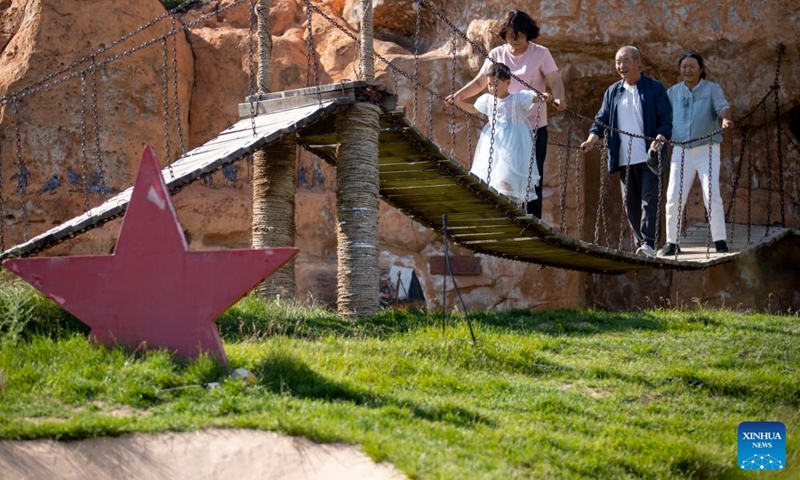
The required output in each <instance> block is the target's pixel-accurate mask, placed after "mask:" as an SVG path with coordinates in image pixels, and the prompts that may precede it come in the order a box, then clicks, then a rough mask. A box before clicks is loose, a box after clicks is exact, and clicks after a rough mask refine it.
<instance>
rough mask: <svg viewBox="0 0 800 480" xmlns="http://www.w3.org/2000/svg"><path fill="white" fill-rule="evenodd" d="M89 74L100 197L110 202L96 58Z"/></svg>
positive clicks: (92, 62) (92, 59)
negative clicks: (102, 145)
mask: <svg viewBox="0 0 800 480" xmlns="http://www.w3.org/2000/svg"><path fill="white" fill-rule="evenodd" d="M89 73H91V79H92V126H93V127H94V148H95V154H96V155H97V175H98V182H97V183H98V185H99V186H100V195H102V197H103V201H106V200H108V189H107V188H106V168H105V161H104V160H103V150H102V149H101V148H100V111H99V107H98V104H97V63H96V61H95V58H94V56H92V58H91V62H90V69H89Z"/></svg>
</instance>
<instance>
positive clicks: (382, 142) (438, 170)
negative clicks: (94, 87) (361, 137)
mask: <svg viewBox="0 0 800 480" xmlns="http://www.w3.org/2000/svg"><path fill="white" fill-rule="evenodd" d="M365 87H367V84H366V83H364V82H345V83H340V84H333V85H326V86H321V87H318V88H317V87H312V88H305V89H298V90H290V91H285V92H278V93H273V94H267V95H261V96H259V97H258V98H253V103H252V104H251V103H250V102H249V101H248V102H247V103H243V104H241V105H240V106H239V111H240V114H241V116H242V117H243V119H242V120H241V121H239V122H238V123H236V124H235V125H233V126H232V127H231V128H229V129H227V130H225V131H224V132H222V133H221V134H220V135H219V136H218V137H216V138H214V139H213V140H211V141H209V142H208V143H206V144H204V145H202V146H200V147H198V148H196V149H194V150H192V151H191V152H189V153H187V154H186V155H185V156H184V157H182V158H180V159H178V160H177V161H176V162H174V163H173V164H172V165H171V171H170V168H165V169H164V170H163V171H162V174H163V175H164V179H165V181H166V182H167V185H168V187H169V188H170V190H171V191H172V192H174V191H177V190H179V189H180V188H182V187H183V186H185V185H186V184H188V183H189V182H191V181H193V180H196V179H197V178H200V177H202V176H204V175H207V174H208V173H210V172H213V171H215V170H217V169H219V168H222V167H224V166H225V165H228V164H230V163H232V162H234V161H236V160H237V159H239V158H241V157H242V156H243V155H245V154H247V153H251V152H253V151H255V150H256V149H258V148H261V147H263V146H266V145H268V144H270V143H272V142H275V141H278V140H280V139H281V138H283V137H284V136H286V135H290V134H294V133H297V138H298V142H299V144H300V145H302V146H303V147H304V148H306V149H307V150H309V151H311V152H313V153H314V154H316V155H318V156H319V157H320V158H322V159H324V160H326V161H327V162H329V163H331V164H332V165H336V150H337V149H336V146H337V145H336V142H337V139H336V132H335V129H334V121H333V120H334V115H333V114H334V113H336V112H337V111H339V109H341V108H343V107H345V106H347V105H350V104H352V103H354V102H355V101H356V98H357V97H358V96H359V94H360V93H363V90H364V88H365ZM374 89H375V90H377V91H379V92H380V93H381V100H380V103H381V107H382V110H383V114H382V115H381V119H380V121H381V131H380V139H379V159H378V162H379V175H380V193H381V198H382V199H383V200H384V201H385V202H386V203H388V204H389V205H391V206H393V207H395V208H397V209H398V210H400V211H402V212H403V213H405V214H406V215H408V216H410V217H411V218H413V219H414V220H416V221H417V222H419V223H421V224H422V225H425V226H427V227H429V228H432V229H434V230H436V231H438V232H440V233H444V218H445V216H446V218H447V232H446V233H447V237H448V239H450V240H452V241H453V242H455V243H457V244H459V245H463V246H464V247H466V248H468V249H470V250H472V251H474V252H476V253H480V254H486V255H492V256H496V257H502V258H508V259H513V260H518V261H523V262H531V263H537V264H541V265H548V266H553V267H558V268H566V269H573V270H580V271H587V272H593V273H611V274H618V273H625V272H629V271H635V270H644V269H651V268H672V269H680V270H696V269H703V268H708V267H710V266H713V265H717V264H720V263H724V262H728V261H731V260H733V259H734V258H735V257H736V256H737V255H739V254H740V253H742V252H746V251H751V250H753V249H757V248H765V247H768V246H769V245H771V244H773V243H774V242H776V241H778V240H779V239H780V238H783V237H784V236H787V235H798V232H797V231H795V230H792V229H786V228H781V227H770V228H769V229H767V228H766V227H751V228H750V229H749V231H750V235H749V238H748V236H747V232H748V228H747V226H745V225H735V226H734V225H731V226H729V229H730V230H731V233H730V234H729V238H730V239H732V241H731V242H729V245H730V246H731V247H732V250H731V253H728V254H717V253H716V252H713V248H712V249H711V250H712V251H710V250H709V249H708V248H707V246H706V229H707V226H705V224H699V225H695V226H692V227H690V228H688V229H687V231H686V234H685V235H683V236H681V239H680V241H679V243H680V245H681V249H682V253H681V254H680V255H678V256H677V257H676V256H671V257H655V258H649V257H644V256H641V255H635V254H634V253H632V252H623V251H620V250H617V249H614V248H609V247H604V246H600V245H595V244H591V243H588V242H584V241H582V240H578V239H575V238H571V237H567V236H566V235H564V234H562V233H560V232H558V231H556V230H554V229H553V228H552V227H551V226H549V225H547V224H545V223H544V222H542V221H540V220H539V219H536V218H533V217H531V216H529V215H525V212H523V211H521V210H519V209H518V207H517V206H516V205H514V204H512V203H510V202H509V201H508V200H507V199H506V198H505V197H504V196H502V195H500V194H499V193H498V192H496V191H495V190H494V189H492V188H490V187H489V186H488V185H486V184H485V183H484V182H482V181H481V180H479V179H478V178H476V177H475V176H474V175H472V174H470V173H469V171H467V170H466V169H465V168H463V167H462V166H461V165H460V164H459V163H458V162H457V161H456V160H454V159H453V158H451V157H450V156H449V155H448V154H446V153H445V152H443V151H442V150H441V149H440V148H439V147H438V146H437V145H435V144H434V143H433V142H432V141H431V140H430V139H429V138H428V137H427V136H425V135H424V134H422V133H421V132H420V131H419V130H417V129H416V128H415V127H414V126H413V125H411V123H410V122H409V120H408V119H407V118H406V117H405V114H404V112H403V111H402V110H397V109H396V108H395V103H396V97H395V96H394V95H392V94H391V93H389V92H388V90H387V89H386V88H385V87H382V86H377V87H374ZM373 93H374V92H373ZM251 108H255V110H256V111H257V112H258V115H257V116H256V117H254V119H251V118H250V116H249V115H250V111H251ZM254 124H255V134H254V131H253V128H254V127H253V125H254ZM130 193H131V189H128V190H125V191H124V192H122V193H120V194H119V195H117V196H115V197H113V198H111V199H110V200H108V201H107V202H105V203H104V204H102V205H100V206H98V207H96V208H93V209H91V210H89V211H88V212H86V213H84V214H83V215H80V216H78V217H76V218H74V219H72V220H70V221H68V222H65V223H63V224H61V225H59V226H58V227H56V228H53V229H51V230H49V231H47V232H45V233H43V234H41V235H39V236H37V237H35V238H33V239H31V240H30V241H28V242H25V243H23V244H20V245H17V246H15V247H13V248H12V249H10V250H8V251H6V252H3V253H2V254H0V258H5V257H8V256H25V255H30V254H33V253H35V252H37V251H40V250H42V249H44V248H47V247H49V246H52V245H55V244H57V243H59V242H61V241H63V240H65V239H66V238H69V237H71V236H74V235H77V234H78V233H80V232H83V231H85V230H88V229H90V228H94V227H97V226H98V225H101V224H103V223H105V222H107V221H109V220H111V219H113V218H116V217H118V216H120V215H122V213H124V211H125V209H126V208H127V204H128V200H129V199H130Z"/></svg>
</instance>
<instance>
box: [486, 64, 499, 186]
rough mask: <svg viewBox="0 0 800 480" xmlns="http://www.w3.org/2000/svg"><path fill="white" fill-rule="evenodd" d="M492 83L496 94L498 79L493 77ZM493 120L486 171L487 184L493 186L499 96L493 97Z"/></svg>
mask: <svg viewBox="0 0 800 480" xmlns="http://www.w3.org/2000/svg"><path fill="white" fill-rule="evenodd" d="M489 80H490V81H493V82H494V88H495V90H494V91H495V92H496V91H497V77H492V78H490V79H489ZM492 99H493V101H492V118H491V119H490V121H491V125H492V128H491V131H490V136H489V165H488V167H487V169H486V184H487V185H491V180H492V159H493V158H492V157H493V156H494V136H495V133H496V131H495V127H496V126H497V96H496V95H492Z"/></svg>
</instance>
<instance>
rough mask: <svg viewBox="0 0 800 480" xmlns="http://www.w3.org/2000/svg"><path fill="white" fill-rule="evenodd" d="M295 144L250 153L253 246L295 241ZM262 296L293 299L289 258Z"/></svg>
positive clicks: (261, 5) (267, 50)
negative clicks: (251, 167)
mask: <svg viewBox="0 0 800 480" xmlns="http://www.w3.org/2000/svg"><path fill="white" fill-rule="evenodd" d="M269 9H270V6H269V0H258V4H257V5H256V12H255V13H256V15H257V16H258V59H259V61H258V80H257V84H258V93H268V92H269V91H270V90H271V89H270V81H271V74H270V61H271V58H272V36H271V32H270V28H271V25H270V21H269ZM296 161H297V147H296V141H295V140H294V138H293V137H288V138H284V139H282V140H280V141H279V142H277V143H273V144H271V145H269V147H265V148H261V149H259V150H256V151H255V152H254V153H253V226H252V236H253V238H252V246H253V248H270V247H293V246H294V244H295V220H294V212H295V201H294V196H295V190H296V180H295V178H296V177H295V173H296V170H297V166H296ZM256 291H257V292H258V293H259V295H261V296H263V297H264V298H281V299H290V300H291V299H294V298H295V261H294V259H292V260H291V261H289V262H287V263H286V264H285V265H284V266H282V267H281V268H280V269H279V270H278V271H277V272H275V273H274V274H272V275H271V276H270V277H269V278H268V279H267V280H266V281H264V283H262V284H261V285H259V286H258V287H257V288H256Z"/></svg>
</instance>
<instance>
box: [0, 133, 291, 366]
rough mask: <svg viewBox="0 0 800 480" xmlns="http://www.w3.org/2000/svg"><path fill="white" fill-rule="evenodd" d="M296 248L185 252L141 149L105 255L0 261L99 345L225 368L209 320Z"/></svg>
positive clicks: (160, 182) (155, 170) (151, 157)
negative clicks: (166, 353)
mask: <svg viewBox="0 0 800 480" xmlns="http://www.w3.org/2000/svg"><path fill="white" fill-rule="evenodd" d="M296 254H297V249H296V248H272V249H264V250H221V251H204V252H189V251H188V245H187V244H186V238H185V237H184V235H183V231H182V230H181V226H180V224H179V223H178V219H177V216H176V214H175V208H174V207H173V205H172V199H171V198H170V195H169V190H167V186H166V184H165V183H164V178H163V176H162V174H161V168H160V166H159V164H158V160H157V159H156V156H155V152H154V151H153V149H152V147H146V148H145V150H144V153H143V154H142V164H141V166H140V167H139V173H138V175H137V177H136V183H135V185H134V187H133V193H132V195H131V201H130V204H129V206H128V210H127V212H126V213H125V219H124V220H123V223H122V229H121V231H120V234H119V239H118V240H117V246H116V249H115V250H114V254H113V255H98V256H73V257H39V258H16V259H7V260H5V261H4V262H3V264H4V265H5V266H6V267H7V268H8V269H9V270H11V271H13V272H14V273H16V274H17V275H19V276H20V277H22V278H23V279H24V280H25V281H27V282H28V283H30V284H31V285H33V286H34V287H35V288H37V289H38V290H40V291H41V292H42V293H44V294H45V295H47V296H48V297H49V298H51V299H53V300H54V301H55V302H56V303H58V304H59V305H61V307H63V308H64V309H65V310H67V311H69V312H70V313H72V314H73V315H75V316H76V317H77V318H79V319H80V320H81V321H83V322H84V323H86V324H87V325H89V326H90V327H91V329H92V336H93V337H94V338H96V339H97V340H99V341H100V342H102V343H103V344H105V345H109V346H113V345H116V344H120V345H125V346H127V347H129V348H132V349H138V348H142V347H145V348H165V349H168V350H170V351H173V352H174V353H175V354H176V355H177V356H179V357H182V358H189V359H192V358H196V357H197V356H198V355H199V354H200V352H207V353H209V354H210V355H212V356H214V357H216V358H217V359H218V360H220V361H221V362H223V363H225V364H227V356H226V355H225V350H224V349H223V347H222V340H221V339H220V336H219V332H218V331H217V327H216V325H215V324H214V320H215V319H216V318H217V316H219V315H220V314H221V313H222V312H224V311H225V310H226V309H227V308H228V307H230V306H231V305H233V304H234V303H235V302H236V301H237V300H239V299H240V298H242V297H243V296H244V295H246V294H247V292H248V291H250V290H251V289H252V288H253V287H255V286H256V285H258V284H259V283H260V282H261V281H263V280H264V279H265V278H267V277H268V276H269V275H271V274H272V273H273V272H275V270H277V269H278V268H280V267H281V265H283V264H284V263H285V262H287V261H288V260H289V259H291V258H292V257H293V256H294V255H296Z"/></svg>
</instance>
